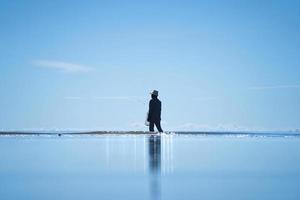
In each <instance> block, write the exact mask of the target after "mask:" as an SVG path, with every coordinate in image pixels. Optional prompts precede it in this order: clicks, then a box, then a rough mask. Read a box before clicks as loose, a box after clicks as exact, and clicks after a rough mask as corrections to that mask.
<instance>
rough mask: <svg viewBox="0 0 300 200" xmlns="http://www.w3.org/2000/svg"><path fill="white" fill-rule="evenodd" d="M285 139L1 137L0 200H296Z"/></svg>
mask: <svg viewBox="0 0 300 200" xmlns="http://www.w3.org/2000/svg"><path fill="white" fill-rule="evenodd" d="M299 152H300V137H298V136H297V135H295V136H294V135H287V134H279V135H278V134H275V136H274V134H273V135H272V134H271V135H266V134H253V135H251V134H250V135H249V134H214V135H208V134H162V135H161V136H159V135H145V134H140V135H133V134H126V135H120V134H108V135H107V134H106V135H68V134H67V135H62V136H61V137H59V136H57V135H40V136H37V135H24V136H22V135H15V136H0V197H1V199H72V200H73V199H122V200H123V199H139V200H140V199H151V200H152V199H285V200H286V199H295V200H296V199H300V190H299V185H300V153H299Z"/></svg>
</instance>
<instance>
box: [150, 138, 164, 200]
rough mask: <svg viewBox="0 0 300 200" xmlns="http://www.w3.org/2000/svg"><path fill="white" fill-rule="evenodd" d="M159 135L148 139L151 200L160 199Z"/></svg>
mask: <svg viewBox="0 0 300 200" xmlns="http://www.w3.org/2000/svg"><path fill="white" fill-rule="evenodd" d="M160 139H161V136H160V135H151V136H150V137H149V169H150V173H151V174H150V176H151V178H150V181H151V183H150V193H151V197H152V199H160V196H161V194H160V190H161V188H160V187H161V186H160V168H161V146H160V144H161V143H160Z"/></svg>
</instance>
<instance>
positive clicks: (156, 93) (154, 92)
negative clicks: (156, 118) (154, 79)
mask: <svg viewBox="0 0 300 200" xmlns="http://www.w3.org/2000/svg"><path fill="white" fill-rule="evenodd" d="M150 94H153V95H155V96H158V91H157V90H153V91H152V92H151V93H150Z"/></svg>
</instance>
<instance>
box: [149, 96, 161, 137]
mask: <svg viewBox="0 0 300 200" xmlns="http://www.w3.org/2000/svg"><path fill="white" fill-rule="evenodd" d="M150 94H151V100H150V102H149V111H148V117H147V121H148V122H149V131H150V132H154V125H155V126H156V128H157V130H158V132H160V133H161V132H163V130H162V128H161V126H160V120H161V101H160V100H159V99H158V98H157V97H158V91H157V90H153V92H151V93H150Z"/></svg>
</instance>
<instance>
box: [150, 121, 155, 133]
mask: <svg viewBox="0 0 300 200" xmlns="http://www.w3.org/2000/svg"><path fill="white" fill-rule="evenodd" d="M149 131H150V132H154V122H150V124H149Z"/></svg>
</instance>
